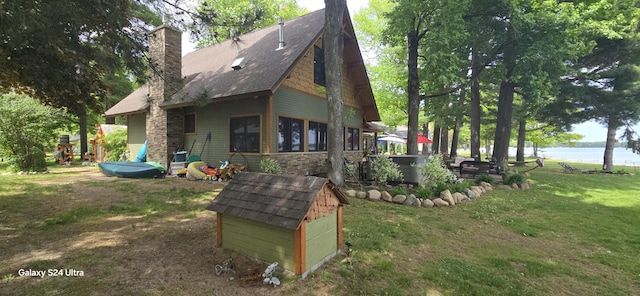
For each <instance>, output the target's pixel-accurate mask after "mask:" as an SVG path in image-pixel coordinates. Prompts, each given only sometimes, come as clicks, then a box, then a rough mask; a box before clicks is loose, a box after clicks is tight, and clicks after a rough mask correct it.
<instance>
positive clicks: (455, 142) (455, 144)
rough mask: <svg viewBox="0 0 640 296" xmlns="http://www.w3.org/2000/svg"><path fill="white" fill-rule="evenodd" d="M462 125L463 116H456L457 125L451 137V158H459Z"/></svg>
mask: <svg viewBox="0 0 640 296" xmlns="http://www.w3.org/2000/svg"><path fill="white" fill-rule="evenodd" d="M461 124H462V115H460V114H459V115H458V116H456V124H455V126H453V135H452V136H451V152H450V153H449V157H456V156H458V140H459V138H460V125H461Z"/></svg>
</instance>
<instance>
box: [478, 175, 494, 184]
mask: <svg viewBox="0 0 640 296" xmlns="http://www.w3.org/2000/svg"><path fill="white" fill-rule="evenodd" d="M482 182H487V183H489V184H491V183H493V177H491V175H489V174H482V175H480V176H478V178H476V184H480V183H482Z"/></svg>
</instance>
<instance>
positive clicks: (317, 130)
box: [309, 121, 327, 151]
mask: <svg viewBox="0 0 640 296" xmlns="http://www.w3.org/2000/svg"><path fill="white" fill-rule="evenodd" d="M309 151H327V124H326V123H320V122H314V121H309Z"/></svg>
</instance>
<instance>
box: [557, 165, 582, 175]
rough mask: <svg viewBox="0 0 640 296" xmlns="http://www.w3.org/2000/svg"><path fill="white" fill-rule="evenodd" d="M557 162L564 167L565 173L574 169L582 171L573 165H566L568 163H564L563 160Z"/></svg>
mask: <svg viewBox="0 0 640 296" xmlns="http://www.w3.org/2000/svg"><path fill="white" fill-rule="evenodd" d="M558 164H559V165H560V166H561V167H562V168H563V169H564V172H565V173H573V172H575V171H579V172H582V171H584V169H581V168H577V167H574V166H570V165H568V164H566V163H564V162H559V163H558Z"/></svg>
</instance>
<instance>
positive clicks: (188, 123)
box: [184, 113, 196, 134]
mask: <svg viewBox="0 0 640 296" xmlns="http://www.w3.org/2000/svg"><path fill="white" fill-rule="evenodd" d="M184 133H185V134H195V133H196V114H195V113H189V114H185V115H184Z"/></svg>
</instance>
